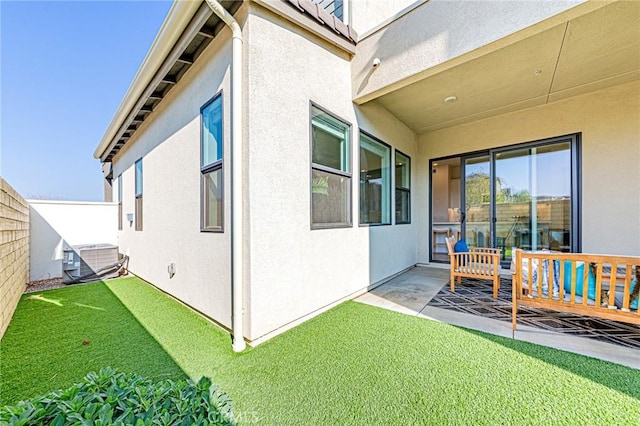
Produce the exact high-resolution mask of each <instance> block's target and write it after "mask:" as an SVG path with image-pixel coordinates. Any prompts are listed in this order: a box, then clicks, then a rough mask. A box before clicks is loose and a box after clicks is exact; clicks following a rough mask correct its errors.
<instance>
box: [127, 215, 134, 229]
mask: <svg viewBox="0 0 640 426" xmlns="http://www.w3.org/2000/svg"><path fill="white" fill-rule="evenodd" d="M127 222H129V226H131V224H132V223H133V213H127Z"/></svg>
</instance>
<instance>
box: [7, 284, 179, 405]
mask: <svg viewBox="0 0 640 426" xmlns="http://www.w3.org/2000/svg"><path fill="white" fill-rule="evenodd" d="M54 302H55V303H54ZM88 308H89V309H88ZM157 314H158V315H161V313H160V312H158V313H157ZM0 352H1V353H2V356H1V357H0V371H2V380H1V381H0V404H2V405H8V404H13V403H16V402H18V401H20V400H22V399H26V398H31V397H34V396H37V395H40V394H44V393H47V392H50V391H53V390H57V389H63V388H67V387H69V386H71V385H72V384H74V383H76V382H78V381H80V380H81V379H82V378H83V377H84V376H85V375H86V374H87V373H89V372H91V371H98V370H100V369H101V368H104V367H107V366H109V367H114V368H117V369H118V370H120V371H123V372H134V373H137V374H139V375H142V376H146V377H149V378H153V379H164V378H171V379H180V378H184V377H185V373H184V371H183V370H182V369H181V368H180V367H179V366H178V364H177V363H176V362H175V361H174V360H173V358H172V357H171V356H170V355H169V354H168V353H167V352H166V351H165V350H164V349H163V348H162V346H161V345H160V344H159V343H158V342H157V341H156V340H155V339H154V337H153V336H151V335H150V334H149V333H148V332H147V331H146V329H145V327H144V326H143V325H142V324H141V323H140V322H139V321H138V320H137V319H136V317H135V316H134V315H133V314H132V313H131V312H129V310H128V309H127V307H126V306H125V305H124V304H123V303H122V302H121V301H120V300H119V299H118V297H116V296H115V295H114V294H113V293H112V292H111V291H110V290H109V288H108V287H107V286H106V285H105V283H104V282H97V283H92V284H85V285H79V286H70V287H65V288H61V289H55V290H48V291H45V292H42V294H40V293H39V294H37V295H25V296H23V297H22V298H21V300H20V302H19V304H18V307H17V309H16V312H15V314H14V316H13V318H12V320H11V323H10V325H9V327H8V329H7V331H6V333H5V335H4V337H3V338H2V341H1V342H0Z"/></svg>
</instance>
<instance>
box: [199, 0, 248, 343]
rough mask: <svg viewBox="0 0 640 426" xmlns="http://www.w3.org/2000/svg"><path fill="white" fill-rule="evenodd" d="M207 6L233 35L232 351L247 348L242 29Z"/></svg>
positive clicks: (215, 6)
mask: <svg viewBox="0 0 640 426" xmlns="http://www.w3.org/2000/svg"><path fill="white" fill-rule="evenodd" d="M205 1H206V2H207V5H208V6H209V7H210V8H211V10H212V11H213V13H215V14H216V15H217V16H218V17H219V18H220V19H221V20H222V21H223V22H224V23H225V24H226V25H227V26H228V27H229V29H231V32H232V57H231V263H232V267H231V286H232V295H231V299H232V301H231V310H232V314H231V315H232V329H233V350H234V351H235V352H242V351H243V350H244V349H245V348H246V344H245V341H244V328H243V306H244V303H243V283H242V277H243V273H242V272H243V271H242V263H243V259H244V256H243V250H242V239H243V235H242V211H243V206H242V193H241V191H242V185H241V182H242V29H241V28H240V25H239V24H238V22H237V21H236V20H235V19H234V18H233V16H232V15H231V14H230V13H229V12H227V10H226V9H225V8H224V7H222V5H221V4H220V3H218V2H217V1H216V0H205Z"/></svg>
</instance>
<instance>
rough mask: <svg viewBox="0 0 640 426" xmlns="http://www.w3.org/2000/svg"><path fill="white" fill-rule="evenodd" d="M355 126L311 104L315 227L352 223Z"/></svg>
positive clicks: (312, 193) (312, 197) (343, 225)
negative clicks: (352, 155) (352, 126)
mask: <svg viewBox="0 0 640 426" xmlns="http://www.w3.org/2000/svg"><path fill="white" fill-rule="evenodd" d="M350 136H351V127H350V126H349V124H347V123H345V122H343V121H342V120H340V119H338V118H336V117H334V116H333V115H331V114H329V113H327V112H325V111H323V110H322V109H320V108H318V107H316V106H314V105H312V106H311V228H313V229H318V228H337V227H345V226H351V155H350V154H351V144H350Z"/></svg>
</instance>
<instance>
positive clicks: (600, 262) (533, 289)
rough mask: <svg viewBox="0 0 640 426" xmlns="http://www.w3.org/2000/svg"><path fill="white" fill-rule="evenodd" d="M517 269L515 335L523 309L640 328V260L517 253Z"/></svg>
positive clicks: (513, 324) (514, 308) (514, 286)
mask: <svg viewBox="0 0 640 426" xmlns="http://www.w3.org/2000/svg"><path fill="white" fill-rule="evenodd" d="M513 267H514V270H513V271H512V274H513V275H512V291H513V294H512V298H513V300H512V302H513V304H512V328H513V330H515V329H516V325H517V314H518V307H520V306H531V307H535V308H543V309H549V310H553V311H558V312H568V313H574V314H578V315H585V316H591V317H598V318H604V319H610V320H614V321H622V322H627V323H631V324H640V312H638V305H634V303H635V300H637V298H638V292H639V290H640V257H635V256H611V255H599V254H582V253H552V252H548V253H540V252H527V251H522V250H519V249H518V250H514V264H513ZM529 277H532V279H531V280H530V279H529ZM634 277H635V287H634V288H633V290H634V291H633V292H632V291H631V289H632V283H633V282H634ZM580 281H581V282H582V285H581V286H579V285H578V284H579V282H580ZM545 287H546V289H545ZM580 287H581V288H580ZM590 287H591V288H590ZM540 288H542V291H540ZM632 293H633V294H632ZM634 307H635V308H634Z"/></svg>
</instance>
